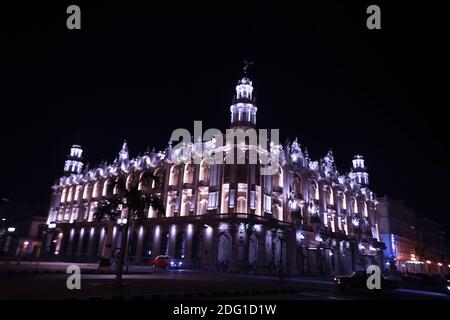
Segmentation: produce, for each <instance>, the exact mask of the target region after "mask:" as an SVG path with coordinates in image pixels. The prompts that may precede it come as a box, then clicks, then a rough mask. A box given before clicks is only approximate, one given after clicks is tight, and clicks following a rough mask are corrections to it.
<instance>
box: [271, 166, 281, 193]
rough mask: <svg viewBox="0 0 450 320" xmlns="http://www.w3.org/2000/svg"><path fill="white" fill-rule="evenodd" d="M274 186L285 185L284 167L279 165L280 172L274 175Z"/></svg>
mask: <svg viewBox="0 0 450 320" xmlns="http://www.w3.org/2000/svg"><path fill="white" fill-rule="evenodd" d="M273 186H274V187H281V188H282V187H283V169H282V168H281V166H280V167H279V170H278V173H277V174H275V175H274V176H273Z"/></svg>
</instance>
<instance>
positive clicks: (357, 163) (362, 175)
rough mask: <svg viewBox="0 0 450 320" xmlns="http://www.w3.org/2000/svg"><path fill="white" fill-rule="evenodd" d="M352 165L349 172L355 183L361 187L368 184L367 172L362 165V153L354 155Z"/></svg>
mask: <svg viewBox="0 0 450 320" xmlns="http://www.w3.org/2000/svg"><path fill="white" fill-rule="evenodd" d="M352 163H353V166H352V171H351V172H350V177H351V178H353V179H355V180H356V183H358V184H359V185H361V186H362V187H366V186H368V185H369V174H368V173H367V168H366V166H365V165H364V158H363V156H362V155H359V154H358V155H356V156H354V157H353V160H352Z"/></svg>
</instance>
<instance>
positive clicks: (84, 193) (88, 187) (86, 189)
mask: <svg viewBox="0 0 450 320" xmlns="http://www.w3.org/2000/svg"><path fill="white" fill-rule="evenodd" d="M90 189H91V185H90V184H89V183H88V184H86V185H85V186H84V191H83V199H85V200H86V199H87V198H88V197H89V192H90Z"/></svg>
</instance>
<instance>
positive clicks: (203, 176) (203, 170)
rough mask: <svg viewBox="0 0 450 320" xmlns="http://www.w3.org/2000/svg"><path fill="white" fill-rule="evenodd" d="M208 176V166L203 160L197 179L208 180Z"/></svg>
mask: <svg viewBox="0 0 450 320" xmlns="http://www.w3.org/2000/svg"><path fill="white" fill-rule="evenodd" d="M208 178H209V167H208V164H207V163H206V161H205V160H203V161H202V163H201V165H200V173H199V176H198V179H199V181H208Z"/></svg>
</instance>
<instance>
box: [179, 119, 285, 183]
mask: <svg viewBox="0 0 450 320" xmlns="http://www.w3.org/2000/svg"><path fill="white" fill-rule="evenodd" d="M269 135H270V137H269ZM192 137H196V138H197V142H201V143H196V141H192V140H193V139H192ZM171 140H172V141H176V142H178V141H179V142H178V143H177V144H176V145H175V146H174V147H173V150H172V161H173V162H174V163H175V164H181V163H184V164H192V163H194V164H201V163H202V162H204V161H205V162H206V164H208V165H213V164H224V163H225V164H260V165H261V170H260V172H261V175H274V174H276V173H278V171H279V165H280V161H279V159H280V153H281V151H282V150H281V148H282V146H281V145H280V144H279V141H280V133H279V129H271V130H270V133H269V130H268V129H258V130H256V129H254V128H245V130H244V129H242V128H232V129H227V130H226V132H225V134H223V133H222V132H221V131H220V130H219V129H215V128H211V129H208V130H206V131H205V132H203V130H202V121H194V135H191V132H190V131H189V130H187V129H184V128H179V129H176V130H174V131H173V132H172V135H171ZM194 140H195V139H194Z"/></svg>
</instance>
